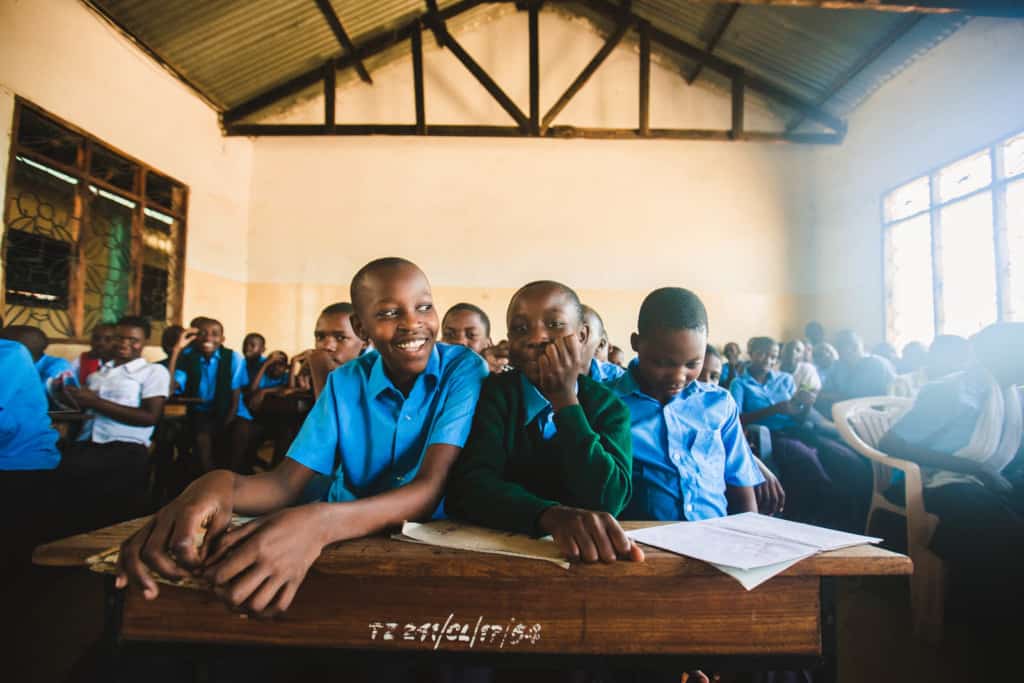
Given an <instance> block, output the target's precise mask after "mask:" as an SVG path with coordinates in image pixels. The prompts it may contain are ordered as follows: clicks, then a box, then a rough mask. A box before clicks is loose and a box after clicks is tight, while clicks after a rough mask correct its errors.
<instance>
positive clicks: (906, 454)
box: [878, 432, 981, 475]
mask: <svg viewBox="0 0 1024 683" xmlns="http://www.w3.org/2000/svg"><path fill="white" fill-rule="evenodd" d="M878 449H879V450H880V451H882V452H884V453H886V454H887V455H890V456H892V457H894V458H900V459H902V460H909V461H911V462H915V463H917V464H918V465H923V466H925V467H932V468H934V469H939V470H947V471H949V472H959V473H961V474H972V475H974V474H978V473H979V471H980V469H981V466H980V465H979V464H978V463H977V462H976V461H974V460H969V459H967V458H958V457H956V456H955V455H947V454H945V453H937V452H935V451H931V450H928V449H927V448H921V447H920V446H915V445H914V444H911V443H908V442H906V441H904V440H903V439H901V438H900V437H898V436H896V435H895V434H892V433H891V432H890V433H889V434H886V435H885V436H883V437H882V440H881V441H880V442H879V444H878Z"/></svg>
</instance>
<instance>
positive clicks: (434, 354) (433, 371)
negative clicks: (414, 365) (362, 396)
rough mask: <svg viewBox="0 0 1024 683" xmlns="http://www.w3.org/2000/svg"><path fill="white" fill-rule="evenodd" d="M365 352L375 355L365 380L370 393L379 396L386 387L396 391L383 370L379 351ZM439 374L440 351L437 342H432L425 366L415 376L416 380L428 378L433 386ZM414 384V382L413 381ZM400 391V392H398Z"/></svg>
mask: <svg viewBox="0 0 1024 683" xmlns="http://www.w3.org/2000/svg"><path fill="white" fill-rule="evenodd" d="M367 353H376V354H377V357H376V358H374V359H373V365H372V366H371V367H370V378H369V379H368V380H367V385H366V386H367V389H368V390H369V392H370V395H371V396H373V397H375V398H376V397H377V396H380V395H381V393H382V392H384V391H387V390H388V389H390V390H392V391H398V388H397V387H395V385H394V383H393V382H392V381H391V378H389V377H388V374H387V373H386V372H385V371H384V359H383V358H382V357H381V355H380V352H379V351H367ZM440 376H441V353H440V352H439V351H438V350H437V344H436V343H435V344H434V348H432V349H431V350H430V359H429V360H427V367H426V368H424V369H423V372H422V373H420V376H419V377H417V378H416V382H419V381H420V377H423V378H425V380H430V382H431V384H432V385H433V386H437V381H438V378H439V377H440ZM413 386H415V383H413ZM399 393H401V392H399Z"/></svg>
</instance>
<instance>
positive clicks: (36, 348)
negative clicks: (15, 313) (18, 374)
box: [0, 325, 50, 361]
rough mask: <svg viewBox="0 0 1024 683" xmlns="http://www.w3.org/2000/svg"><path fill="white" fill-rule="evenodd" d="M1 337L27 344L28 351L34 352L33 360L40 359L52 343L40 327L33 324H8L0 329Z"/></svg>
mask: <svg viewBox="0 0 1024 683" xmlns="http://www.w3.org/2000/svg"><path fill="white" fill-rule="evenodd" d="M0 339H9V340H11V341H16V342H20V343H22V344H24V345H25V347H26V348H27V349H28V352H29V353H30V354H32V360H34V361H38V360H39V359H40V358H42V357H43V352H44V351H46V347H47V346H49V345H50V340H49V339H47V338H46V335H45V334H44V333H43V331H42V330H41V329H39V328H38V327H32V326H31V325H8V326H7V327H5V328H3V329H2V330H0Z"/></svg>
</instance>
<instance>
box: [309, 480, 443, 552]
mask: <svg viewBox="0 0 1024 683" xmlns="http://www.w3.org/2000/svg"><path fill="white" fill-rule="evenodd" d="M442 495H443V491H442V488H441V487H440V486H438V485H436V484H435V483H433V482H430V481H420V480H413V481H411V482H409V483H408V484H406V485H405V486H402V487H399V488H397V489H392V490H391V491H386V492H384V493H380V494H378V495H376V496H370V497H368V498H360V499H358V500H353V501H349V502H344V503H312V505H313V506H314V507H315V509H316V519H317V520H318V522H319V527H320V533H319V536H320V538H321V540H322V542H323V544H324V545H327V544H329V543H337V542H338V541H345V540H348V539H351V538H361V537H363V536H369V535H370V534H374V533H377V532H380V531H383V530H385V529H388V528H392V527H399V526H401V525H402V523H403V522H405V521H406V520H423V519H428V518H429V517H430V516H431V514H432V513H433V512H434V510H435V509H437V505H438V503H439V502H440V501H441V496H442Z"/></svg>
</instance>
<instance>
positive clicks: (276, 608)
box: [267, 581, 299, 616]
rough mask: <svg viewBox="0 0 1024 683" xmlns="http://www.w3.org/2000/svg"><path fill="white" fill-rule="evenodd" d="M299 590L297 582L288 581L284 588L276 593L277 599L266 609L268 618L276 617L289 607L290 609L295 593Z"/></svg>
mask: <svg viewBox="0 0 1024 683" xmlns="http://www.w3.org/2000/svg"><path fill="white" fill-rule="evenodd" d="M298 590H299V583H298V582H297V581H288V582H287V583H285V584H284V586H283V587H282V588H281V590H279V591H278V592H277V597H276V598H275V599H274V601H273V602H272V603H271V604H270V606H269V607H268V608H267V615H268V616H277V615H278V614H281V613H282V612H284V611H285V610H287V609H288V608H289V607H291V604H292V600H293V599H294V598H295V593H297V592H298Z"/></svg>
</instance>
